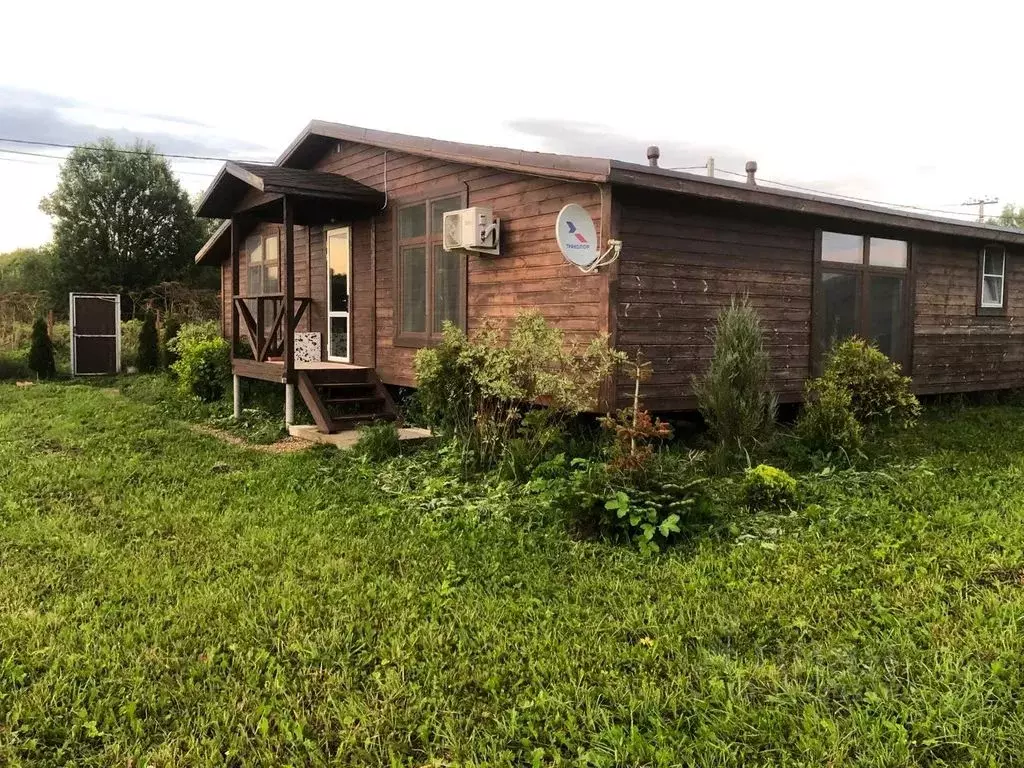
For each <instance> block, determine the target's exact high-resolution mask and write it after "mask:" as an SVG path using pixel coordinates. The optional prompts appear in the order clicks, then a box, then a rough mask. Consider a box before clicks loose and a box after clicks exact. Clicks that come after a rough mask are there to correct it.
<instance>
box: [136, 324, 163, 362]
mask: <svg viewBox="0 0 1024 768" xmlns="http://www.w3.org/2000/svg"><path fill="white" fill-rule="evenodd" d="M136 365H137V367H138V370H139V373H153V372H154V371H156V370H157V369H158V368H159V367H160V340H159V337H158V336H157V332H156V318H155V317H154V316H153V314H152V313H147V314H146V317H145V319H143V321H142V328H141V329H140V330H139V353H138V361H137V363H136Z"/></svg>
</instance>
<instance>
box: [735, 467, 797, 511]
mask: <svg viewBox="0 0 1024 768" xmlns="http://www.w3.org/2000/svg"><path fill="white" fill-rule="evenodd" d="M743 496H744V498H745V499H746V501H747V506H749V507H750V508H751V509H779V508H781V507H789V506H792V504H793V503H794V502H795V501H796V480H794V479H793V478H792V477H791V476H790V475H789V473H788V472H786V471H784V470H781V469H778V468H776V467H773V466H770V465H768V464H758V465H757V466H756V467H753V468H752V469H748V470H747V471H746V473H745V475H744V477H743Z"/></svg>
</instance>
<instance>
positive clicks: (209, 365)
mask: <svg viewBox="0 0 1024 768" xmlns="http://www.w3.org/2000/svg"><path fill="white" fill-rule="evenodd" d="M173 349H174V351H175V353H176V354H177V355H178V361H177V362H176V363H175V364H174V367H173V368H172V370H173V371H174V374H175V375H176V376H177V378H178V388H179V389H180V391H181V392H183V393H185V394H188V395H193V396H195V397H198V398H199V399H200V400H202V401H203V402H212V401H214V400H219V399H220V398H221V397H223V396H224V392H225V390H226V389H227V385H228V382H229V381H230V379H231V349H230V346H229V345H228V343H227V341H225V340H224V339H223V338H221V336H220V333H219V332H218V330H217V324H216V323H213V322H210V323H187V324H185V325H183V326H182V327H181V330H180V331H179V332H178V335H177V337H176V338H175V339H174V344H173Z"/></svg>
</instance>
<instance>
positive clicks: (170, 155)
mask: <svg viewBox="0 0 1024 768" xmlns="http://www.w3.org/2000/svg"><path fill="white" fill-rule="evenodd" d="M0 144H27V145H29V146H33V147H53V148H55V149H84V150H88V151H90V152H121V153H122V154H126V155H158V156H159V157H168V158H173V159H175V160H207V161H210V162H217V163H242V162H244V163H258V164H260V165H271V163H269V162H267V161H266V160H238V159H237V158H231V157H211V156H209V155H177V154H174V153H171V152H157V151H155V150H154V151H152V152H149V151H146V150H142V149H125V148H124V147H91V146H88V145H85V144H58V143H56V142H53V141H34V140H31V139H11V138H7V137H5V136H0ZM5 151H7V150H5ZM10 151H12V152H13V151H14V150H10Z"/></svg>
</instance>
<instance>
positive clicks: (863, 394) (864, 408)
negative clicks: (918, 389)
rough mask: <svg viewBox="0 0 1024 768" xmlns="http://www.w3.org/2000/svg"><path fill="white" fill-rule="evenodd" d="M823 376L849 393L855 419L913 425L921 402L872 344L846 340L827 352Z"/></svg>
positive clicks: (907, 380)
mask: <svg viewBox="0 0 1024 768" xmlns="http://www.w3.org/2000/svg"><path fill="white" fill-rule="evenodd" d="M822 378H826V379H831V380H833V381H835V382H836V383H837V384H840V385H841V386H843V387H844V388H845V389H846V390H847V391H848V392H849V393H850V407H851V408H852V409H853V415H854V416H855V417H856V419H857V421H859V422H860V423H861V424H863V425H865V426H867V425H869V424H885V425H892V426H896V427H901V428H907V427H910V426H913V424H914V422H916V421H917V418H918V416H920V414H921V405H920V403H918V401H917V398H916V397H915V396H914V393H913V392H912V391H911V380H910V377H909V376H903V375H902V374H901V373H900V366H899V364H898V363H894V362H893V361H892V360H890V359H889V358H888V357H886V356H885V355H884V354H883V353H882V352H881V351H880V350H879V349H878V347H876V346H875V345H874V344H870V343H868V342H866V341H864V340H863V339H857V338H853V339H847V340H846V341H843V342H841V343H839V344H837V345H836V346H835V347H834V348H833V349H832V351H831V352H830V353H829V355H828V358H827V360H826V363H825V371H824V373H823V374H822Z"/></svg>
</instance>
